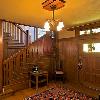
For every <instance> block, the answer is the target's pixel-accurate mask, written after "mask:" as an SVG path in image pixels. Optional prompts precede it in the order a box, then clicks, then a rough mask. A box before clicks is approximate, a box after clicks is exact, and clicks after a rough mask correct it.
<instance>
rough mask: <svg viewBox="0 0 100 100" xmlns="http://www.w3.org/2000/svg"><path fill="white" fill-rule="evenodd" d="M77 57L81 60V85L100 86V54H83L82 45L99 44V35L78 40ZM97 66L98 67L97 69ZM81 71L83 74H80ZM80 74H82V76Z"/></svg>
mask: <svg viewBox="0 0 100 100" xmlns="http://www.w3.org/2000/svg"><path fill="white" fill-rule="evenodd" d="M79 39H80V40H79V41H80V43H79V56H81V58H82V63H83V66H82V69H81V71H80V76H81V78H80V80H81V82H82V83H83V84H85V85H87V83H88V84H90V85H89V86H92V87H93V86H94V87H96V86H100V85H98V84H100V71H99V69H100V68H99V67H100V63H99V61H100V53H95V52H94V53H92V52H89V53H85V52H83V44H84V43H91V42H94V43H100V34H93V35H88V36H83V37H82V38H79ZM98 66H99V67H98ZM82 71H83V72H82ZM82 73H84V74H83V75H82Z"/></svg>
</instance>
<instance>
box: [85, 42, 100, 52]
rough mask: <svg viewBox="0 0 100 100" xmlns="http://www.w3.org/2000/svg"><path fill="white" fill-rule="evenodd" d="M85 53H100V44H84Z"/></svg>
mask: <svg viewBox="0 0 100 100" xmlns="http://www.w3.org/2000/svg"><path fill="white" fill-rule="evenodd" d="M83 52H100V43H91V44H83Z"/></svg>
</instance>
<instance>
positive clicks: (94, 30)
mask: <svg viewBox="0 0 100 100" xmlns="http://www.w3.org/2000/svg"><path fill="white" fill-rule="evenodd" d="M92 32H93V33H98V32H100V28H96V29H92Z"/></svg>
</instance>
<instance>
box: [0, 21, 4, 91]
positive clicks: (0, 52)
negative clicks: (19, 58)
mask: <svg viewBox="0 0 100 100" xmlns="http://www.w3.org/2000/svg"><path fill="white" fill-rule="evenodd" d="M2 60H3V38H2V21H1V20H0V92H1V91H2Z"/></svg>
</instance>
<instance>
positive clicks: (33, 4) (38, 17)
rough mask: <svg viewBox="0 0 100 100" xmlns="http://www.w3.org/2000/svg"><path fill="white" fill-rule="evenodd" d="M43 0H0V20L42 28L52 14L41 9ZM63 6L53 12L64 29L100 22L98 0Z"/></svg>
mask: <svg viewBox="0 0 100 100" xmlns="http://www.w3.org/2000/svg"><path fill="white" fill-rule="evenodd" d="M44 1H45V0H0V19H5V20H8V21H12V22H16V23H21V24H26V25H31V26H38V27H43V26H44V22H45V21H46V20H47V19H52V12H51V11H47V10H45V9H43V8H42V3H43V2H44ZM65 1H66V3H65V6H64V7H63V8H61V9H59V10H57V11H55V18H56V19H61V20H62V21H63V22H64V25H65V27H66V28H67V27H69V26H73V25H78V24H82V23H87V22H92V21H96V20H100V0H65Z"/></svg>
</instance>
